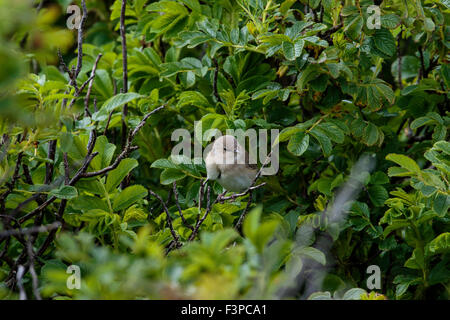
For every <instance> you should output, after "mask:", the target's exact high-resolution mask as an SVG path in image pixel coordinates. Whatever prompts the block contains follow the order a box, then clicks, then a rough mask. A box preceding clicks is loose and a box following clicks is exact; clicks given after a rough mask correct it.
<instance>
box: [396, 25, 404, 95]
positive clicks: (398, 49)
mask: <svg viewBox="0 0 450 320" xmlns="http://www.w3.org/2000/svg"><path fill="white" fill-rule="evenodd" d="M402 34H403V29H402V30H400V33H399V34H398V38H397V56H398V73H397V76H398V87H399V88H400V90H403V82H402V55H401V50H400V44H401V40H402Z"/></svg>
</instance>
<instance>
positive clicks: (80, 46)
mask: <svg viewBox="0 0 450 320" xmlns="http://www.w3.org/2000/svg"><path fill="white" fill-rule="evenodd" d="M81 7H82V9H83V15H82V16H81V21H80V25H79V27H78V39H77V42H78V53H77V68H76V70H75V74H74V76H73V77H74V82H76V79H77V77H78V74H79V73H80V71H81V67H82V66H83V28H84V25H85V24H86V19H87V9H86V1H85V0H81Z"/></svg>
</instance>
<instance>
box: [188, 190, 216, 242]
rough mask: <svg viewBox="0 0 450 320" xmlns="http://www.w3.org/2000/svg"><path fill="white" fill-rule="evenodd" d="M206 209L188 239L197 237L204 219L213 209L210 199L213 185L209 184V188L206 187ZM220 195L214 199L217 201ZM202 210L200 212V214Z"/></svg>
mask: <svg viewBox="0 0 450 320" xmlns="http://www.w3.org/2000/svg"><path fill="white" fill-rule="evenodd" d="M206 190H207V191H206V203H207V205H206V209H205V214H204V215H203V217H202V218H201V219H200V220H198V221H197V223H196V225H195V228H194V231H192V233H191V235H190V236H189V239H188V241H192V240H194V239H195V237H196V236H197V234H198V232H199V230H200V226H201V225H202V223H203V221H205V219H206V217H208V214H209V212H210V211H211V207H212V205H211V200H210V195H211V187H210V186H208V188H207V189H206ZM219 197H220V195H219V196H218V197H217V198H216V200H215V201H214V203H217V202H218V200H219ZM214 203H213V204H214ZM200 213H201V212H199V214H200Z"/></svg>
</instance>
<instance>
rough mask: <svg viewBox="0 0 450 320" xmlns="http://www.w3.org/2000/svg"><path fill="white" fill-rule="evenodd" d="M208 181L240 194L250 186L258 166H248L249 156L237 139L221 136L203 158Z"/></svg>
mask: <svg viewBox="0 0 450 320" xmlns="http://www.w3.org/2000/svg"><path fill="white" fill-rule="evenodd" d="M205 164H206V173H207V179H208V180H217V181H218V182H219V183H220V185H221V186H222V187H224V188H225V189H226V190H227V191H234V192H240V191H244V190H246V189H247V188H248V187H250V186H251V184H252V182H253V179H255V177H256V174H257V170H258V166H257V165H256V164H249V155H248V153H247V151H246V150H245V148H244V147H243V146H242V145H241V144H239V142H238V141H237V139H236V138H235V137H233V136H231V135H225V136H221V137H219V138H218V139H216V140H215V141H214V142H213V145H212V148H211V150H210V152H209V153H208V154H207V156H206V158H205Z"/></svg>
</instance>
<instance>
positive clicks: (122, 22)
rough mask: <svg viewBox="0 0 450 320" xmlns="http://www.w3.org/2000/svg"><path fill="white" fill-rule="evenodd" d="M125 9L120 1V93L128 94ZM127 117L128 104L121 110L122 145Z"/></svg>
mask: <svg viewBox="0 0 450 320" xmlns="http://www.w3.org/2000/svg"><path fill="white" fill-rule="evenodd" d="M126 8H127V1H126V0H122V6H121V10H120V36H121V38H122V68H123V78H122V81H123V86H122V92H123V93H127V92H128V59H127V37H126V33H125V12H126ZM127 115H128V104H124V106H123V109H122V145H124V144H125V140H126V136H127V123H126V117H127Z"/></svg>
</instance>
